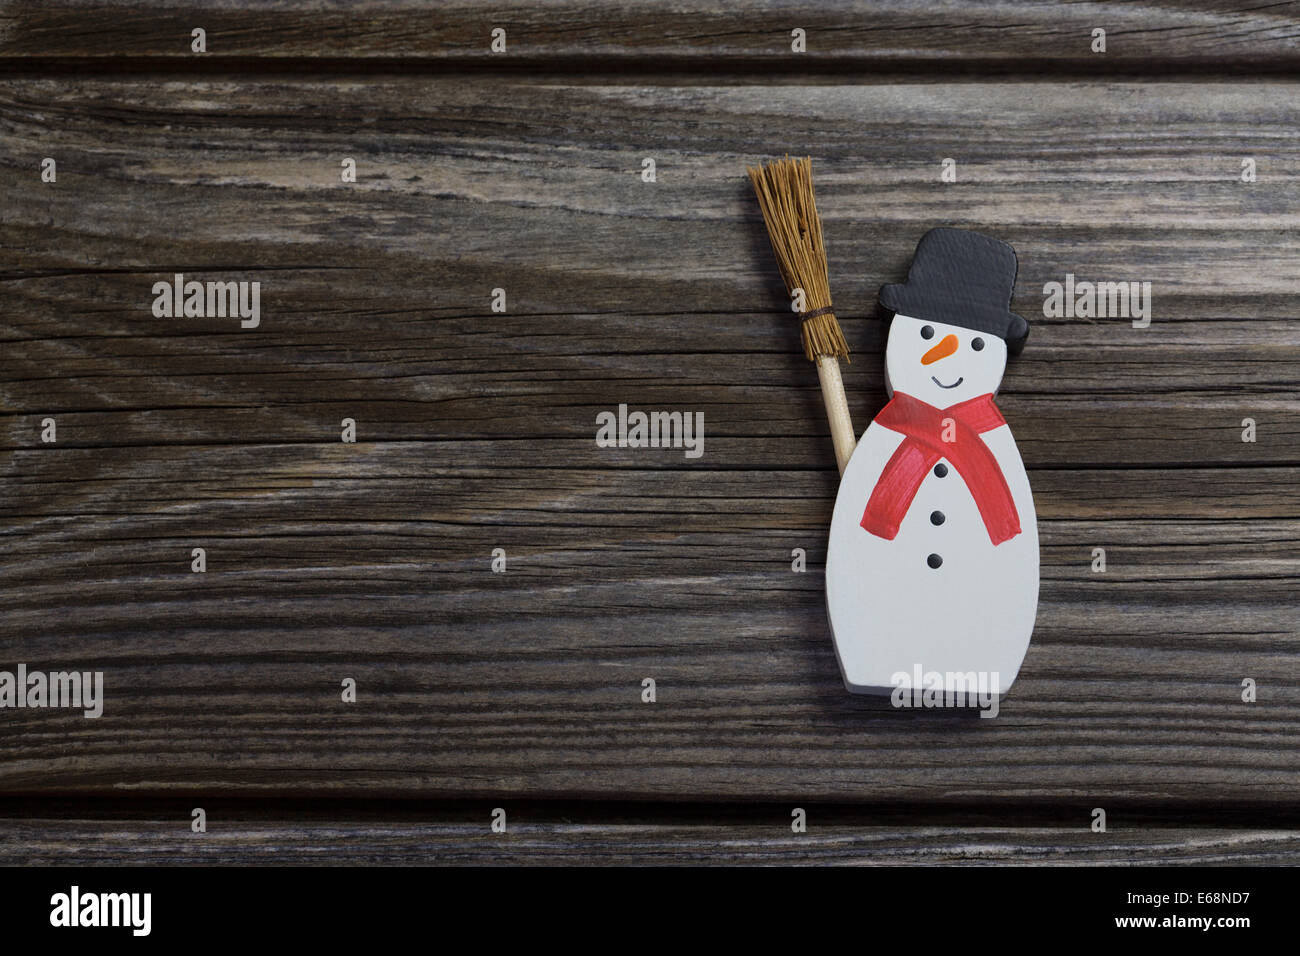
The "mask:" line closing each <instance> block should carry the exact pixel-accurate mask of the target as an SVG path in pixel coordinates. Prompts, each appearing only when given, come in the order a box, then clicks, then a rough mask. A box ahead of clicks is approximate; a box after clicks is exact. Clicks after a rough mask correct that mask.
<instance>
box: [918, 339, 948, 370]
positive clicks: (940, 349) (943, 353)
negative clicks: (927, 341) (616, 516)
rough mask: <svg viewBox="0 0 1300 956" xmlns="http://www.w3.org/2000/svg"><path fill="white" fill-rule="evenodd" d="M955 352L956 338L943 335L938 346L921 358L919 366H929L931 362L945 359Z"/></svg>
mask: <svg viewBox="0 0 1300 956" xmlns="http://www.w3.org/2000/svg"><path fill="white" fill-rule="evenodd" d="M955 351H957V336H955V335H945V336H944V337H943V340H942V341H941V342H940V343H939V344H938V345H936V346H935V347H934V348H932V349H930V351H928V352H926V353H925V354H924V355H922V356H921V364H922V365H929V364H931V363H932V362H937V361H939V359H941V358H947V357H948V356H949V355H951V354H952V353H953V352H955Z"/></svg>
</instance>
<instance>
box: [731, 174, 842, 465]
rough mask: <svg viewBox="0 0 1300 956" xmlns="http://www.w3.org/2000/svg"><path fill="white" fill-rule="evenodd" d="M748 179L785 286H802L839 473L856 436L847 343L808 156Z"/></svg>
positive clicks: (808, 348) (807, 351)
mask: <svg viewBox="0 0 1300 956" xmlns="http://www.w3.org/2000/svg"><path fill="white" fill-rule="evenodd" d="M749 179H750V182H752V183H753V184H754V193H755V194H756V195H757V196H758V205H759V207H760V208H761V209H762V210H763V221H764V222H766V223H767V235H768V238H769V239H771V240H772V251H773V252H774V253H776V263H777V265H778V266H779V267H780V269H781V278H782V279H784V280H785V287H786V290H787V291H788V292H789V293H790V295H791V296H793V295H794V294H795V290H796V289H802V290H803V295H804V303H803V304H804V309H805V311H803V312H801V313H799V318H800V319H802V320H803V321H802V324H801V326H800V334H801V337H802V339H803V351H804V355H806V356H808V360H809V361H810V362H816V363H817V377H818V378H819V379H821V384H822V401H823V402H825V404H826V416H827V418H829V419H830V423H831V441H833V442H834V443H835V461H836V464H838V465H839V468H840V474H841V475H842V474H844V468H845V466H846V465H848V463H849V456H850V455H852V454H853V447H854V445H855V444H857V439H856V438H855V437H854V434H853V421H852V419H851V418H850V417H849V403H848V399H847V398H845V396H844V381H843V379H841V378H840V361H839V360H840V359H841V358H843V359H844V360H845V361H846V362H847V361H848V359H849V346H848V343H847V342H845V341H844V333H843V332H841V331H840V324H839V322H837V321H836V319H835V311H834V309H833V308H832V307H831V290H830V280H829V279H828V278H827V267H826V246H825V244H824V243H823V242H822V221H821V218H820V217H819V216H818V215H817V201H816V199H814V198H813V185H812V160H811V159H809V158H807V157H805V158H803V159H790V158H789V157H788V156H787V157H786V158H785V159H781V160H777V161H776V162H772V163H768V164H767V165H766V166H762V167H759V168H758V169H754V168H752V167H751V168H750V169H749Z"/></svg>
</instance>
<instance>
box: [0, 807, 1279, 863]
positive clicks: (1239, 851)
mask: <svg viewBox="0 0 1300 956" xmlns="http://www.w3.org/2000/svg"><path fill="white" fill-rule="evenodd" d="M782 829H783V828H782V826H781V824H780V822H779V821H777V822H774V823H773V824H772V825H770V826H756V825H753V824H749V825H744V824H734V823H732V824H724V823H720V824H717V825H714V826H708V825H699V824H696V825H689V824H676V825H674V824H623V825H610V826H597V825H592V824H562V823H543V824H533V823H523V824H516V825H514V826H513V827H511V829H510V830H509V831H508V832H507V833H506V834H504V835H502V834H493V833H490V832H488V831H487V828H486V827H485V826H484V825H481V824H480V825H472V824H467V823H425V824H411V823H405V824H404V823H372V824H368V825H365V826H357V825H356V824H351V823H348V822H346V821H340V822H320V821H305V822H304V821H301V820H284V821H282V822H277V823H260V824H247V823H242V822H237V823H228V822H221V823H220V824H219V825H218V824H214V825H213V826H212V828H211V829H210V830H209V831H208V833H206V834H203V835H201V836H199V835H196V834H193V833H191V832H190V831H189V826H188V822H187V820H186V819H184V818H182V819H179V820H167V821H148V822H143V823H141V822H130V823H118V822H107V823H106V822H103V821H93V820H73V821H68V820H63V819H59V820H43V819H40V818H39V817H37V818H34V819H24V820H21V821H6V822H5V824H4V825H0V864H3V865H5V866H60V865H62V866H67V865H74V864H75V865H80V866H86V865H89V866H148V865H152V866H175V865H177V864H185V863H203V864H209V865H221V866H266V865H275V866H304V865H306V866H373V865H382V866H427V865H431V864H436V865H440V866H456V865H465V866H475V865H478V866H482V865H496V864H510V863H522V864H529V865H555V864H575V863H581V864H583V865H588V866H621V865H629V864H641V865H646V864H649V865H656V866H668V865H716V864H740V865H771V864H786V865H789V864H814V863H815V864H835V865H855V864H871V865H877V866H879V865H902V866H915V865H919V864H925V865H936V864H937V865H944V866H962V865H973V866H987V865H990V864H1010V865H1037V866H1042V865H1047V864H1072V865H1081V864H1107V865H1153V864H1160V865H1200V866H1234V865H1235V866H1270V865H1274V866H1276V865H1286V866H1294V865H1296V864H1297V862H1300V835H1297V833H1296V832H1295V831H1294V830H1260V829H1231V830H1230V829H1222V828H1219V829H1208V828H1157V829H1144V830H1138V831H1120V832H1112V833H1106V834H1094V833H1091V832H1089V831H1088V830H1087V829H1086V828H1084V829H1080V828H1075V829H1073V830H1062V829H1052V828H1040V827H968V828H957V827H905V828H897V827H869V826H868V827H849V826H842V825H840V826H834V825H833V826H816V827H813V828H812V829H810V831H809V832H808V833H806V834H802V835H798V836H796V835H794V834H791V833H790V832H789V827H788V826H787V827H784V829H785V831H786V832H785V833H784V834H782V832H781V831H782Z"/></svg>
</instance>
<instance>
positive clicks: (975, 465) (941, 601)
mask: <svg viewBox="0 0 1300 956" xmlns="http://www.w3.org/2000/svg"><path fill="white" fill-rule="evenodd" d="M1015 279H1016V254H1015V251H1014V250H1013V249H1012V248H1011V247H1010V246H1009V245H1007V244H1006V243H1004V242H1001V241H999V240H997V239H992V238H990V237H988V236H984V235H981V234H979V233H976V232H969V231H966V230H962V229H933V230H931V231H930V232H928V233H926V234H925V235H924V236H923V237H922V238H921V241H920V243H919V244H918V245H917V248H916V254H915V257H914V258H913V261H912V266H911V268H910V269H909V271H908V274H907V281H906V282H905V283H903V284H901V285H886V286H884V287H883V288H882V289H881V290H880V302H881V304H882V305H883V306H884V308H885V309H886V310H887V311H888V312H889V313H892V319H891V320H890V325H889V335H888V343H887V345H886V348H885V387H886V389H887V390H888V392H889V394H890V399H891V400H890V402H889V403H888V404H887V405H885V407H884V408H883V409H881V411H880V414H878V415H877V416H876V418H875V420H874V421H872V423H871V425H870V426H869V427H868V428H867V431H866V433H865V434H864V435H863V436H862V440H861V441H860V442H859V444H858V446H857V448H856V449H855V451H854V452H853V457H852V458H851V459H850V460H849V464H848V467H847V468H846V469H845V472H844V477H843V479H842V481H841V483H840V490H839V496H838V497H837V498H836V501H835V512H834V517H833V518H832V521H831V532H830V545H829V548H828V553H827V562H826V604H827V611H828V614H829V617H830V624H831V631H832V634H833V636H834V639H835V651H836V656H837V657H838V658H839V664H840V671H841V673H842V674H843V677H844V683H845V686H846V687H847V688H848V689H849V690H850V691H853V692H855V693H879V694H895V695H896V694H898V693H899V689H900V688H902V689H903V692H905V693H906V692H910V693H912V694H914V695H916V694H920V693H922V692H923V691H925V690H929V691H931V692H932V693H936V694H938V693H942V694H944V695H948V697H949V699H950V700H951V699H953V698H954V697H955V696H960V695H961V693H962V692H963V691H964V690H968V689H969V692H970V693H973V688H970V683H971V681H972V680H973V679H974V680H983V681H986V682H987V686H989V687H991V688H992V690H993V692H994V693H995V694H998V695H1001V694H1005V693H1006V691H1007V689H1008V688H1009V687H1010V686H1011V683H1012V681H1014V680H1015V678H1016V674H1017V673H1018V672H1019V670H1020V663H1021V661H1022V660H1023V659H1024V656H1025V651H1026V650H1027V648H1028V646H1029V637H1030V634H1031V633H1032V631H1033V628H1034V616H1035V614H1036V612H1037V608H1038V526H1037V520H1036V517H1035V514H1034V500H1033V496H1032V495H1031V493H1030V489H1029V477H1028V475H1026V474H1025V467H1024V464H1023V462H1021V460H1020V452H1019V451H1018V450H1017V448H1016V443H1015V440H1014V439H1013V438H1012V437H1011V429H1010V428H1009V427H1008V426H1007V423H1006V421H1005V420H1004V419H1003V418H1002V415H1001V413H1000V412H999V411H998V408H997V406H996V405H994V403H993V398H994V395H996V394H997V390H998V386H999V384H1000V383H1001V381H1002V373H1003V371H1004V370H1005V368H1006V362H1007V356H1008V354H1012V355H1014V354H1016V353H1018V352H1019V351H1020V349H1021V348H1022V347H1023V345H1024V342H1025V339H1026V337H1027V336H1028V334H1029V323H1028V322H1026V321H1025V319H1024V318H1022V317H1021V316H1019V315H1015V314H1013V313H1012V312H1011V311H1010V305H1011V293H1012V290H1013V288H1014V286H1015ZM918 682H920V683H921V684H922V685H923V686H921V687H918V686H917V685H918ZM960 702H961V701H960V700H958V701H957V703H958V704H960Z"/></svg>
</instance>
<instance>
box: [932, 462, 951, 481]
mask: <svg viewBox="0 0 1300 956" xmlns="http://www.w3.org/2000/svg"><path fill="white" fill-rule="evenodd" d="M934 474H935V477H937V478H942V477H943V476H944V475H946V474H948V466H947V465H945V464H944V463H943V462H939V464H937V465H935V466H934Z"/></svg>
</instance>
